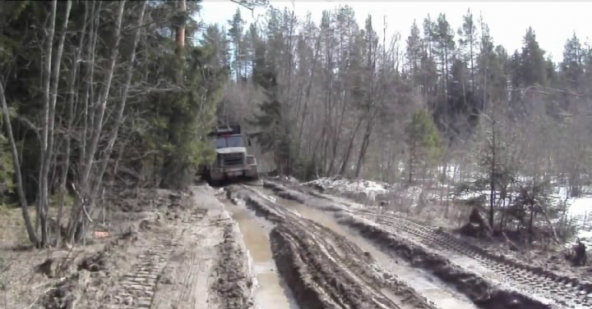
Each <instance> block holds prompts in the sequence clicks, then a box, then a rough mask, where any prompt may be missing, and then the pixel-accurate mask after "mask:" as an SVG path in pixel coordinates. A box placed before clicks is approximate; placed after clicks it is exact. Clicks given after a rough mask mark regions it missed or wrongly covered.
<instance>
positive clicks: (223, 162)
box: [198, 124, 259, 184]
mask: <svg viewBox="0 0 592 309" xmlns="http://www.w3.org/2000/svg"><path fill="white" fill-rule="evenodd" d="M208 137H209V138H210V139H211V142H212V145H213V146H214V147H215V148H216V160H215V161H214V162H211V163H207V164H203V165H202V166H201V167H200V169H199V172H198V174H199V175H200V176H201V177H202V178H203V179H205V180H207V181H208V182H210V184H218V183H220V182H221V181H224V180H234V179H240V178H243V179H251V180H257V179H259V171H258V169H257V160H256V159H255V157H254V156H252V155H249V154H248V153H247V146H251V140H250V139H249V138H248V137H247V136H246V135H245V134H244V133H243V132H242V130H241V126H240V125H238V124H233V125H225V126H217V127H216V128H215V129H214V131H212V132H211V133H210V134H208Z"/></svg>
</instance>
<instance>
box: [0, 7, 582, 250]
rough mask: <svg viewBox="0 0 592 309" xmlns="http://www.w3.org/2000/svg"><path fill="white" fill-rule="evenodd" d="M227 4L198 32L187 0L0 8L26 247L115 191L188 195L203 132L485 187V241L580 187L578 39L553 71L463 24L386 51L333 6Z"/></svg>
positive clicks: (12, 185) (302, 157)
mask: <svg viewBox="0 0 592 309" xmlns="http://www.w3.org/2000/svg"><path fill="white" fill-rule="evenodd" d="M181 2H182V3H185V2H184V1H181ZM243 2H244V3H238V4H237V12H236V13H235V14H234V16H233V17H232V18H231V19H230V20H229V21H228V22H227V23H226V24H212V25H206V24H203V23H202V22H201V21H200V20H199V18H198V17H197V16H198V14H197V13H198V12H199V11H200V3H199V1H187V2H186V5H185V6H179V5H177V4H176V2H174V1H119V2H107V1H72V0H68V1H51V2H49V1H48V2H42V1H20V2H16V1H14V2H11V1H4V2H2V3H0V29H1V31H0V101H1V102H0V103H1V104H2V106H1V107H2V109H1V114H2V119H1V120H0V125H1V126H2V131H1V135H0V167H1V168H0V198H1V200H0V204H3V205H6V207H20V208H21V209H22V216H23V218H24V222H25V228H26V230H27V235H28V238H29V240H30V241H31V242H32V243H34V244H36V245H38V246H48V245H52V241H51V240H50V239H53V238H52V237H51V236H50V235H48V234H50V233H58V235H59V233H63V235H62V236H64V237H61V236H58V237H57V238H56V241H58V242H60V241H61V240H62V238H63V241H65V242H68V243H75V242H77V241H79V240H80V235H81V234H82V233H83V232H84V229H85V228H86V227H87V226H88V224H89V223H90V222H91V221H92V220H91V217H93V216H94V214H95V213H96V212H98V211H99V208H100V207H99V206H100V201H101V199H102V198H103V196H104V195H105V194H109V193H110V192H116V191H117V190H119V189H121V188H122V187H150V188H157V187H162V188H183V187H186V186H187V185H189V184H191V183H192V182H193V181H194V175H195V171H196V168H197V166H198V165H199V164H200V163H203V162H207V161H209V160H212V159H213V156H214V151H213V149H211V146H210V145H209V143H208V141H207V139H206V135H207V133H208V132H209V130H210V128H211V127H212V126H213V125H215V124H216V122H229V121H231V122H239V123H242V124H243V125H244V126H245V127H246V128H247V129H248V131H249V132H251V134H252V136H253V137H254V140H255V141H256V143H257V145H258V148H259V152H260V158H259V159H258V160H259V161H260V162H261V166H262V167H264V168H265V169H266V171H267V172H269V173H270V174H280V175H291V176H294V177H295V178H297V179H299V180H301V181H305V180H312V179H315V178H318V177H325V176H334V175H340V176H343V177H346V178H352V179H373V180H379V181H384V182H388V183H400V184H405V185H407V186H412V185H413V186H415V185H418V186H434V185H435V186H446V187H453V188H454V190H474V191H479V190H488V191H489V192H490V195H489V197H488V202H487V203H488V204H487V207H488V211H489V213H488V221H489V224H490V225H492V226H493V225H496V226H497V225H499V226H500V227H501V228H502V229H503V227H504V224H506V222H507V221H508V220H507V219H504V216H501V217H500V216H497V215H496V214H497V211H498V210H499V209H502V208H504V207H505V206H506V203H508V205H509V204H510V203H511V204H512V205H519V206H520V208H515V209H514V210H513V211H514V212H515V216H516V217H517V218H522V219H523V220H524V219H525V218H527V214H528V215H529V216H530V225H531V228H532V222H533V216H535V215H536V214H537V213H542V214H543V215H544V216H547V212H549V215H551V213H550V212H551V209H547V208H546V207H544V206H545V205H546V204H545V202H542V201H543V200H544V199H545V197H546V196H547V195H548V194H549V192H550V190H551V188H552V187H553V186H559V185H561V186H566V187H568V188H569V194H570V196H578V195H580V194H582V193H583V191H584V190H583V188H585V186H586V185H588V184H589V182H590V179H589V168H590V166H591V163H592V161H591V160H592V153H591V150H592V149H591V147H590V143H589V142H587V139H586V136H588V134H589V132H590V129H591V125H592V104H591V103H592V102H591V100H590V98H591V95H592V94H591V93H590V92H591V91H592V88H590V87H589V86H590V85H591V84H592V49H591V47H590V45H589V44H588V42H583V41H582V40H581V39H580V38H579V37H578V36H577V34H575V33H574V34H573V36H572V37H568V38H565V47H564V53H563V58H562V59H561V61H559V62H554V61H552V60H550V59H549V58H548V57H547V56H546V53H545V50H544V48H543V47H541V46H539V43H538V42H537V36H536V29H532V28H529V29H516V31H524V38H523V46H522V48H521V49H520V50H514V51H510V50H506V49H505V48H504V47H503V46H501V45H498V44H496V43H495V38H493V37H492V36H491V35H490V31H489V27H488V25H487V21H486V20H483V19H482V18H479V16H477V15H476V14H474V13H473V12H471V11H470V10H467V12H466V14H465V15H464V17H463V20H460V21H457V20H454V21H450V20H447V18H446V16H445V15H443V14H440V15H438V16H426V17H425V18H424V19H423V20H417V21H416V22H414V23H413V24H412V25H409V27H410V29H411V32H410V35H409V36H408V37H406V38H403V37H401V36H400V35H393V36H392V37H387V36H386V33H387V29H376V28H375V27H374V22H373V18H374V19H375V18H380V17H378V16H368V17H366V19H365V22H364V24H363V25H360V24H358V22H357V21H356V14H355V12H354V11H353V9H352V8H351V7H348V6H338V7H335V8H334V9H332V10H329V11H324V12H323V14H322V18H321V19H320V20H313V18H312V17H311V15H310V14H309V15H307V16H297V15H296V14H295V12H294V11H292V10H290V9H282V10H280V9H277V8H273V7H266V8H260V7H259V8H257V9H265V10H266V19H265V20H264V21H259V22H258V23H254V24H247V22H246V21H245V20H244V19H243V17H242V16H241V11H240V10H238V5H241V4H242V5H246V6H250V5H261V3H259V2H260V1H255V2H257V3H247V2H248V1H243ZM453 25H459V26H457V27H454V26H453ZM389 33H390V32H389ZM180 34H181V36H180ZM179 38H183V39H182V40H181V41H179ZM517 201H518V202H517ZM549 206H552V205H549ZM52 209H55V211H56V215H55V221H56V222H53V221H54V219H53V217H54V216H53V215H49V213H52V214H53V213H54V212H52ZM545 209H547V210H545ZM66 210H67V211H66ZM496 218H499V220H498V221H496ZM522 224H528V223H524V222H522ZM54 225H55V226H57V227H58V228H55V229H54V228H52V226H54Z"/></svg>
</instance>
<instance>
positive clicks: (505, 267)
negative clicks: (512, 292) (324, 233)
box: [360, 212, 592, 308]
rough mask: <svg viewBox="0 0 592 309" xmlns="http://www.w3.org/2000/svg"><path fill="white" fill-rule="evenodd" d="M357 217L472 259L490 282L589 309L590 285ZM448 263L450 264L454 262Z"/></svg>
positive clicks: (406, 224)
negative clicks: (486, 272)
mask: <svg viewBox="0 0 592 309" xmlns="http://www.w3.org/2000/svg"><path fill="white" fill-rule="evenodd" d="M360 213H361V212H360ZM360 215H361V216H362V217H365V218H366V219H370V220H374V221H376V222H377V223H379V224H382V225H384V226H385V227H386V229H387V230H391V231H392V232H394V233H402V234H405V235H406V236H407V237H409V238H411V239H413V240H415V241H416V242H420V243H423V244H424V245H426V246H430V247H432V248H437V249H439V250H440V251H447V252H451V253H456V254H458V255H460V256H461V257H467V258H470V259H473V260H475V261H477V262H478V263H479V264H480V266H482V267H484V268H485V269H486V270H489V271H491V272H493V273H494V274H495V276H488V277H490V279H492V280H494V281H498V282H499V283H500V284H501V285H506V286H511V287H512V288H514V289H516V290H517V291H519V292H521V293H524V294H531V295H537V296H540V297H542V298H545V299H552V300H553V301H554V302H556V303H557V304H559V305H561V306H566V307H568V308H578V306H580V308H581V307H582V306H584V307H590V306H591V305H592V301H591V300H592V299H591V296H592V295H590V296H589V294H590V293H591V292H592V286H591V284H590V283H586V282H584V283H581V282H580V281H579V280H578V279H576V278H570V277H567V276H561V275H558V274H555V273H553V272H550V271H548V270H545V269H543V268H542V267H535V266H530V265H526V264H523V263H520V262H518V261H515V260H512V259H509V258H507V257H505V256H503V255H495V254H492V253H489V252H487V251H485V250H483V249H481V248H479V247H477V246H475V245H472V244H470V243H468V242H465V241H463V240H461V239H458V238H456V237H454V236H452V235H450V234H448V233H446V232H444V231H441V230H438V229H434V228H430V227H426V226H423V225H421V224H418V223H414V222H411V221H409V220H407V219H404V218H400V217H397V216H393V215H385V214H381V215H380V216H376V214H372V215H370V214H369V213H368V212H365V213H364V214H360ZM452 260H453V262H454V260H456V259H454V258H453V259H452ZM461 263H463V262H462V260H461V259H459V262H457V263H456V264H461ZM463 264H464V263H463ZM477 271H478V270H477ZM478 272H479V271H478ZM480 272H481V273H483V272H484V271H480Z"/></svg>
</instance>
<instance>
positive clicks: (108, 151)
mask: <svg viewBox="0 0 592 309" xmlns="http://www.w3.org/2000/svg"><path fill="white" fill-rule="evenodd" d="M146 4H147V2H146V1H143V2H142V8H141V9H140V15H139V17H138V25H137V27H136V30H135V32H134V45H133V48H132V51H131V55H130V58H129V62H128V64H127V71H126V78H125V84H124V86H123V93H122V96H121V100H120V101H119V105H118V107H117V115H116V116H115V123H114V124H113V129H112V130H111V135H110V136H109V142H108V144H107V147H106V149H105V151H104V154H103V160H102V162H101V166H100V168H99V174H98V176H97V179H96V184H95V186H94V190H93V193H92V198H94V197H96V195H97V192H98V189H99V187H100V184H101V182H102V181H103V175H104V174H105V171H106V170H107V163H108V162H109V157H110V156H111V152H112V151H113V145H115V141H116V140H117V134H118V132H119V127H121V124H122V123H123V112H124V110H125V105H126V102H127V97H128V94H129V88H130V85H131V82H132V76H133V70H134V62H135V60H136V48H137V47H138V42H139V41H140V29H141V28H142V27H141V26H142V23H143V22H144V12H145V11H146Z"/></svg>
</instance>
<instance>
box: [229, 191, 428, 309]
mask: <svg viewBox="0 0 592 309" xmlns="http://www.w3.org/2000/svg"><path fill="white" fill-rule="evenodd" d="M236 196H237V197H238V198H240V199H242V200H244V201H245V204H246V205H247V207H249V208H250V209H252V210H253V211H254V212H255V214H256V215H258V216H262V217H265V218H267V219H268V220H270V221H272V222H275V223H276V227H275V228H274V229H272V232H271V233H270V240H271V247H272V253H273V258H274V260H275V262H276V266H277V269H278V272H279V273H280V275H281V276H282V277H283V278H284V280H285V281H286V282H287V283H288V285H289V286H290V288H291V290H292V292H293V294H294V297H295V299H296V300H297V301H298V303H299V304H300V306H301V307H302V308H399V307H400V306H399V302H397V303H395V302H393V300H391V299H389V298H388V297H387V296H386V295H384V294H382V292H381V291H380V289H382V288H384V287H386V286H388V287H389V288H390V289H391V290H392V291H393V292H394V294H395V295H398V296H399V297H400V298H401V300H402V301H400V303H401V304H403V305H405V307H406V308H418V309H434V308H436V307H435V306H434V305H433V304H431V303H430V302H429V301H428V300H427V299H425V297H423V296H421V295H419V294H418V293H417V292H415V291H414V290H413V289H411V288H410V287H409V286H407V285H405V284H402V283H401V282H399V281H397V280H396V278H395V277H394V276H392V275H390V274H387V273H383V272H382V271H381V270H380V269H377V266H376V264H375V261H374V260H373V258H372V257H371V256H369V255H367V254H366V253H365V252H364V251H363V250H361V249H360V248H359V247H357V245H355V244H354V243H351V242H350V241H349V240H347V239H346V238H345V237H344V236H342V235H339V234H336V233H335V232H333V231H332V230H330V229H328V228H326V227H324V226H322V225H319V224H317V223H316V222H313V221H310V220H309V219H306V218H301V217H299V216H298V215H297V214H296V213H291V212H290V210H288V209H283V208H282V209H281V210H280V209H276V207H278V206H276V205H275V203H274V202H273V201H267V200H266V199H264V198H263V197H260V196H259V195H258V194H250V193H245V192H239V193H238V194H236Z"/></svg>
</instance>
